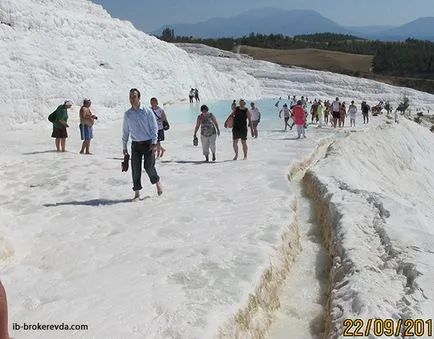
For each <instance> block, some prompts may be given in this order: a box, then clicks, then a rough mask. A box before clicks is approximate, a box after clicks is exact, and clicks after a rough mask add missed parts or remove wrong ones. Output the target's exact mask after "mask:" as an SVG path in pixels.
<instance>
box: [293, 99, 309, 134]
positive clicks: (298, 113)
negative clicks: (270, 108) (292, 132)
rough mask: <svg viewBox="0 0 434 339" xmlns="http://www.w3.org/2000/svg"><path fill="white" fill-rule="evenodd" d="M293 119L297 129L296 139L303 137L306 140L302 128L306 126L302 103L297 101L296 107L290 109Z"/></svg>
mask: <svg viewBox="0 0 434 339" xmlns="http://www.w3.org/2000/svg"><path fill="white" fill-rule="evenodd" d="M292 114H293V119H294V123H295V126H296V127H297V134H298V139H300V137H301V136H302V135H303V138H306V133H305V129H304V126H305V124H306V113H305V111H304V108H303V101H301V100H298V101H297V105H296V106H295V107H294V108H293V109H292Z"/></svg>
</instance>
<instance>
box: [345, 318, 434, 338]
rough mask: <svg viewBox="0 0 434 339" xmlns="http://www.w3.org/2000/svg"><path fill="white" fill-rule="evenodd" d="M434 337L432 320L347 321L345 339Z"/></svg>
mask: <svg viewBox="0 0 434 339" xmlns="http://www.w3.org/2000/svg"><path fill="white" fill-rule="evenodd" d="M371 334H373V335H374V336H378V337H381V336H383V335H384V336H387V337H392V336H393V337H399V336H402V337H404V338H405V337H432V335H433V320H432V319H427V320H423V319H398V320H394V319H366V320H362V319H345V320H344V322H343V336H344V337H368V336H369V335H371Z"/></svg>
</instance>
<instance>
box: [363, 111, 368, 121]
mask: <svg viewBox="0 0 434 339" xmlns="http://www.w3.org/2000/svg"><path fill="white" fill-rule="evenodd" d="M365 122H366V123H369V113H363V123H365Z"/></svg>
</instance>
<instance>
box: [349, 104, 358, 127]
mask: <svg viewBox="0 0 434 339" xmlns="http://www.w3.org/2000/svg"><path fill="white" fill-rule="evenodd" d="M356 113H357V107H356V105H354V100H353V101H351V105H350V107H348V115H349V116H350V127H353V125H354V127H356Z"/></svg>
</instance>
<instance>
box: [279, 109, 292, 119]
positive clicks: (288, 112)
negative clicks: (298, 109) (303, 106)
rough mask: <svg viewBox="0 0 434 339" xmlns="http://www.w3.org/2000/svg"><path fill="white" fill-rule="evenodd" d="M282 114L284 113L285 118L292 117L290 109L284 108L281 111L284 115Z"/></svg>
mask: <svg viewBox="0 0 434 339" xmlns="http://www.w3.org/2000/svg"><path fill="white" fill-rule="evenodd" d="M282 112H283V116H284V117H285V118H289V116H290V115H291V111H290V110H289V108H282V109H281V110H280V113H282Z"/></svg>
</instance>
